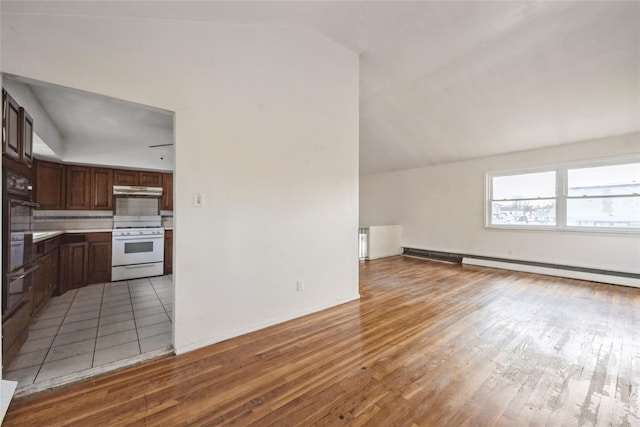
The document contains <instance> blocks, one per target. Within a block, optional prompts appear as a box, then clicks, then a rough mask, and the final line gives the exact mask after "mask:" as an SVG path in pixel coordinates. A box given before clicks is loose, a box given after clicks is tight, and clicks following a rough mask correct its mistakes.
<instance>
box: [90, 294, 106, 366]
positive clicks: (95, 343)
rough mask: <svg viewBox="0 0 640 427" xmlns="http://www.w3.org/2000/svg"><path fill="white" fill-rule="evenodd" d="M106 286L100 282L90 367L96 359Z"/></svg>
mask: <svg viewBox="0 0 640 427" xmlns="http://www.w3.org/2000/svg"><path fill="white" fill-rule="evenodd" d="M105 289H106V286H105V284H104V283H103V284H102V297H101V298H100V310H98V326H97V327H96V337H95V339H94V340H93V355H92V356H91V367H92V368H95V366H93V364H94V363H95V361H96V348H98V333H99V332H100V321H101V320H102V304H104V292H105Z"/></svg>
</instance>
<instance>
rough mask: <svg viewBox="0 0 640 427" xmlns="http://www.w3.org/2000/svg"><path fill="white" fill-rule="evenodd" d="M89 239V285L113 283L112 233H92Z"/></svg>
mask: <svg viewBox="0 0 640 427" xmlns="http://www.w3.org/2000/svg"><path fill="white" fill-rule="evenodd" d="M88 239H89V272H88V280H87V283H88V284H91V283H105V282H110V281H111V233H91V234H89V235H88Z"/></svg>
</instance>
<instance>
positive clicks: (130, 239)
mask: <svg viewBox="0 0 640 427" xmlns="http://www.w3.org/2000/svg"><path fill="white" fill-rule="evenodd" d="M111 247H112V250H111V263H112V265H113V266H114V267H117V266H121V265H132V264H147V263H152V262H163V261H164V236H163V235H159V236H144V237H141V236H113V239H112V246H111Z"/></svg>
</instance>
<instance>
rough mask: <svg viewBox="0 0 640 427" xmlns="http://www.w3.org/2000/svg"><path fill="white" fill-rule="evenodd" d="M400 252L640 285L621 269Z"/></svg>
mask: <svg viewBox="0 0 640 427" xmlns="http://www.w3.org/2000/svg"><path fill="white" fill-rule="evenodd" d="M402 249H403V251H402V253H403V255H407V256H413V257H419V258H427V259H433V260H437V261H448V262H453V263H461V264H466V265H476V266H479V267H490V268H500V269H503V270H512V271H522V272H526V273H536V274H544V275H547V276H556V277H567V278H570V279H579V280H589V281H593V282H602V283H610V284H613V285H622V286H631V287H634V288H640V274H635V273H626V272H620V271H609V270H600V269H595V268H584V267H574V266H567V265H560V264H550V263H543V262H534V261H520V260H511V259H505V258H496V257H485V256H478V255H466V254H458V253H450V252H441V251H431V250H426V249H415V248H402Z"/></svg>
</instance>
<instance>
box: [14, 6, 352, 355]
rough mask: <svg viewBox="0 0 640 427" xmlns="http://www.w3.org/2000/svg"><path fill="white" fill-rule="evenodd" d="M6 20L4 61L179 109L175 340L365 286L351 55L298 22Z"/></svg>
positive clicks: (196, 343)
mask: <svg viewBox="0 0 640 427" xmlns="http://www.w3.org/2000/svg"><path fill="white" fill-rule="evenodd" d="M2 20H3V21H2V68H3V71H6V72H8V73H12V74H15V75H19V76H25V77H28V78H32V79H36V80H41V81H44V82H49V83H54V84H59V85H63V86H68V87H72V88H77V89H81V90H85V91H90V92H94V93H98V94H103V95H107V96H111V97H115V98H120V99H124V100H128V101H132V102H137V103H140V104H145V105H150V106H154V107H158V108H163V109H166V110H169V111H174V112H176V116H175V138H176V145H175V188H174V191H175V198H176V199H175V205H174V206H175V216H174V226H175V238H174V245H175V265H174V279H175V286H176V295H175V306H174V310H175V324H174V328H175V330H174V338H175V344H176V346H177V350H178V352H182V351H186V350H190V349H194V348H197V347H200V346H203V345H206V344H208V343H212V342H216V341H220V340H223V339H225V338H229V337H232V336H235V335H238V334H241V333H244V332H248V331H251V330H254V329H257V328H260V327H263V326H266V325H269V324H272V323H274V322H279V321H284V320H287V319H290V318H293V317H295V316H298V315H301V314H305V313H308V312H312V311H315V310H318V309H321V308H324V307H329V306H332V305H335V304H338V303H341V302H344V301H348V300H352V299H355V298H358V262H357V256H358V248H357V238H356V236H357V229H358V57H357V56H356V55H355V54H354V53H352V52H350V51H347V50H345V49H344V48H342V47H340V46H338V45H336V44H334V43H333V42H331V41H329V40H327V39H326V38H324V37H321V36H319V35H317V34H315V33H312V32H308V31H305V30H301V29H294V28H275V27H268V26H246V25H215V24H208V23H201V22H180V21H174V20H144V19H119V18H93V17H78V16H47V15H28V14H15V15H11V14H3V16H2ZM193 192H202V193H204V194H205V207H204V208H193V207H192V206H191V197H192V193H193ZM297 280H302V281H304V284H305V286H304V288H305V289H304V291H303V292H296V290H295V289H296V281H297Z"/></svg>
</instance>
